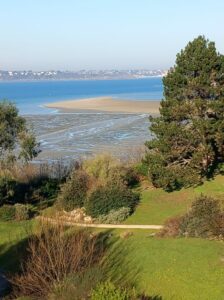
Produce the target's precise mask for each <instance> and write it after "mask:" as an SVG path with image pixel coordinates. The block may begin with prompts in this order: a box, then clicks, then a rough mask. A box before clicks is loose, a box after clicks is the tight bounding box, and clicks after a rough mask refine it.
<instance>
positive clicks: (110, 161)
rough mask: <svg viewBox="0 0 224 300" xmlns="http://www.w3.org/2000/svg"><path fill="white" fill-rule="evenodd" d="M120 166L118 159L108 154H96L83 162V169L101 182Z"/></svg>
mask: <svg viewBox="0 0 224 300" xmlns="http://www.w3.org/2000/svg"><path fill="white" fill-rule="evenodd" d="M119 166H120V162H119V161H118V159H116V158H114V157H112V156H111V155H109V154H102V155H96V156H95V157H94V158H91V159H87V160H85V161H84V162H83V169H84V170H85V171H86V172H87V173H88V174H89V175H90V176H93V177H94V178H96V179H99V180H102V181H103V182H104V181H105V180H106V179H107V178H108V177H110V174H111V171H112V170H114V169H116V168H117V167H119Z"/></svg>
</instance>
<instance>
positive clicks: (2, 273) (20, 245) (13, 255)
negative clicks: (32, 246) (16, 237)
mask: <svg viewBox="0 0 224 300" xmlns="http://www.w3.org/2000/svg"><path fill="white" fill-rule="evenodd" d="M27 244H28V238H24V239H22V240H20V241H18V242H17V243H14V244H8V243H7V244H4V245H1V246H0V266H1V270H0V297H2V296H6V295H8V294H9V293H10V292H11V284H10V278H11V277H12V276H13V274H15V273H16V272H20V270H21V261H23V260H24V259H25V257H26V254H27V251H26V249H27ZM0 299H2V298H0Z"/></svg>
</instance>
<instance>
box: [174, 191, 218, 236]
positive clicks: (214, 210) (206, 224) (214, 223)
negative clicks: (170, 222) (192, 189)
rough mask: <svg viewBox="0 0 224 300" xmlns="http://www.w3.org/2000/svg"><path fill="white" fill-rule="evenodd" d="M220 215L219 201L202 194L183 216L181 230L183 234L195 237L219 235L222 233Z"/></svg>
mask: <svg viewBox="0 0 224 300" xmlns="http://www.w3.org/2000/svg"><path fill="white" fill-rule="evenodd" d="M220 216H221V209H220V205H219V202H218V201H217V200H215V199H213V198H211V197H207V196H205V195H201V196H200V197H198V198H197V199H196V200H195V201H194V202H193V203H192V206H191V210H190V211H189V212H188V213H187V214H186V215H185V216H184V217H183V220H182V222H181V224H180V232H181V234H183V235H187V236H195V237H211V236H217V235H219V234H221V230H220V227H219V224H220V222H219V220H220Z"/></svg>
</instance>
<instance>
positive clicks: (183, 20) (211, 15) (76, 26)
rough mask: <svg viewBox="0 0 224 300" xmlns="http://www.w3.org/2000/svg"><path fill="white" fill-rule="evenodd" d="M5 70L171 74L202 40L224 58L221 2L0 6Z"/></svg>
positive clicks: (126, 0) (0, 64) (104, 0)
mask: <svg viewBox="0 0 224 300" xmlns="http://www.w3.org/2000/svg"><path fill="white" fill-rule="evenodd" d="M0 4H1V5H0V37H1V44H0V69H7V70H12V69H20V70H22V69H33V70H42V69H43V70H47V69H61V70H79V69H133V68H149V69H153V68H168V67H170V66H172V65H173V64H174V61H175V56H176V53H177V52H179V51H180V49H181V48H183V47H184V46H185V45H186V43H187V42H188V41H189V40H191V39H193V38H194V37H196V36H198V35H199V34H204V35H205V36H206V37H207V38H209V39H211V40H213V41H215V42H216V46H217V49H218V51H220V52H221V53H224V18H223V15H224V1H223V0H0Z"/></svg>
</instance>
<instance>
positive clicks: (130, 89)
mask: <svg viewBox="0 0 224 300" xmlns="http://www.w3.org/2000/svg"><path fill="white" fill-rule="evenodd" d="M162 93H163V87H162V79H161V78H147V79H130V80H77V81H41V82H40V81H38V82H0V99H8V100H10V101H13V102H14V103H16V105H17V107H18V108H19V110H20V113H21V114H28V115H29V114H44V113H50V112H54V111H53V110H49V109H46V108H44V107H43V105H44V104H46V103H50V102H56V101H61V100H68V99H82V98H91V97H101V96H112V97H114V98H119V99H130V100H160V99H161V98H162Z"/></svg>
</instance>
